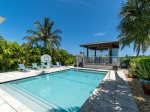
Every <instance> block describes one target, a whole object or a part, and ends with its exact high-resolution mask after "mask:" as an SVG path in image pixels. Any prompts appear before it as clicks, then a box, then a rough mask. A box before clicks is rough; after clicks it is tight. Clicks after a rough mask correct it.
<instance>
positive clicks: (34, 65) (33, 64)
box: [32, 63, 40, 70]
mask: <svg viewBox="0 0 150 112" xmlns="http://www.w3.org/2000/svg"><path fill="white" fill-rule="evenodd" d="M32 69H36V70H37V69H40V67H39V66H38V65H37V63H32Z"/></svg>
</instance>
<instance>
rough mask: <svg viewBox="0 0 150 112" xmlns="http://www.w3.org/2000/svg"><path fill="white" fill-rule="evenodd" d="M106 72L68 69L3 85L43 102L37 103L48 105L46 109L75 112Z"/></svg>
mask: <svg viewBox="0 0 150 112" xmlns="http://www.w3.org/2000/svg"><path fill="white" fill-rule="evenodd" d="M106 73H107V72H99V71H89V70H78V69H69V70H64V71H59V72H54V73H50V74H46V75H41V76H36V77H31V78H26V79H22V80H17V81H12V82H8V83H6V84H5V86H7V87H9V88H11V89H13V90H16V91H17V92H19V93H20V94H23V95H24V94H26V95H27V96H29V97H28V98H30V100H33V101H35V102H38V103H39V102H42V103H39V104H40V105H42V106H45V105H49V106H50V107H51V108H48V109H49V110H53V111H55V112H77V111H79V109H80V108H81V106H82V105H83V104H84V102H85V101H86V100H87V99H88V97H89V96H90V94H91V93H92V92H93V90H94V89H95V88H96V87H97V86H98V84H99V83H100V82H101V81H102V79H103V78H104V77H105V75H106ZM17 96H18V95H16V97H17ZM18 97H19V96H18ZM22 101H25V100H22ZM24 103H25V102H24ZM30 108H32V106H30ZM34 108H35V107H34ZM34 108H33V110H34Z"/></svg>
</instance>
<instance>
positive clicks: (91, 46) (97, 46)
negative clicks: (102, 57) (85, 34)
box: [80, 41, 119, 50]
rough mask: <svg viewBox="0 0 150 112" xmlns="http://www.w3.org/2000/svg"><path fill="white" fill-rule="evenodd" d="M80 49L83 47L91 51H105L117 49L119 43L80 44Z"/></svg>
mask: <svg viewBox="0 0 150 112" xmlns="http://www.w3.org/2000/svg"><path fill="white" fill-rule="evenodd" d="M80 47H84V48H87V49H92V50H107V49H109V48H119V41H112V42H96V43H90V44H82V45H80Z"/></svg>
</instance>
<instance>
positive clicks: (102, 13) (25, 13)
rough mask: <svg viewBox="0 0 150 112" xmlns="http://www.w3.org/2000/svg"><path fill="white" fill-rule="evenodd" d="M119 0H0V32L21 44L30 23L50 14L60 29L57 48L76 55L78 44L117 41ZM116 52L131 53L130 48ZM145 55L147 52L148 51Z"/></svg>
mask: <svg viewBox="0 0 150 112" xmlns="http://www.w3.org/2000/svg"><path fill="white" fill-rule="evenodd" d="M122 3H123V0H0V15H1V16H4V17H6V21H5V22H4V23H3V24H0V34H1V35H2V36H3V37H4V38H5V39H7V40H10V41H17V42H18V43H23V42H25V40H23V39H22V38H23V37H24V36H27V35H28V34H27V33H26V31H27V30H28V29H34V28H35V27H34V22H35V21H37V20H39V21H42V20H43V18H44V17H50V18H51V20H53V21H54V22H55V27H54V28H59V29H61V30H62V31H63V34H62V40H63V41H62V45H61V48H63V49H65V50H67V51H68V52H70V53H73V54H78V53H79V52H80V51H81V50H82V51H84V49H82V48H80V47H79V45H80V44H84V43H91V42H96V41H113V40H117V36H118V34H119V32H118V31H117V29H116V27H117V25H118V23H119V20H120V18H119V16H118V13H119V10H120V8H121V4H122ZM119 54H120V55H121V56H123V55H126V54H128V55H135V53H133V52H132V47H131V48H130V49H129V48H126V49H124V50H123V51H120V52H119ZM146 54H149V53H148V52H147V53H146Z"/></svg>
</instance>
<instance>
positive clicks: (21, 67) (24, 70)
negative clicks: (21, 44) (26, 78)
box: [18, 64, 31, 72]
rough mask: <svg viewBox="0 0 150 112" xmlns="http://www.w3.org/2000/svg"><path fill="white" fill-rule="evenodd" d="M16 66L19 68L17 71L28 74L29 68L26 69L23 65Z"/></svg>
mask: <svg viewBox="0 0 150 112" xmlns="http://www.w3.org/2000/svg"><path fill="white" fill-rule="evenodd" d="M18 66H19V68H18V70H19V71H23V72H29V71H30V69H31V67H30V66H28V67H27V68H26V67H25V65H24V64H18Z"/></svg>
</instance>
